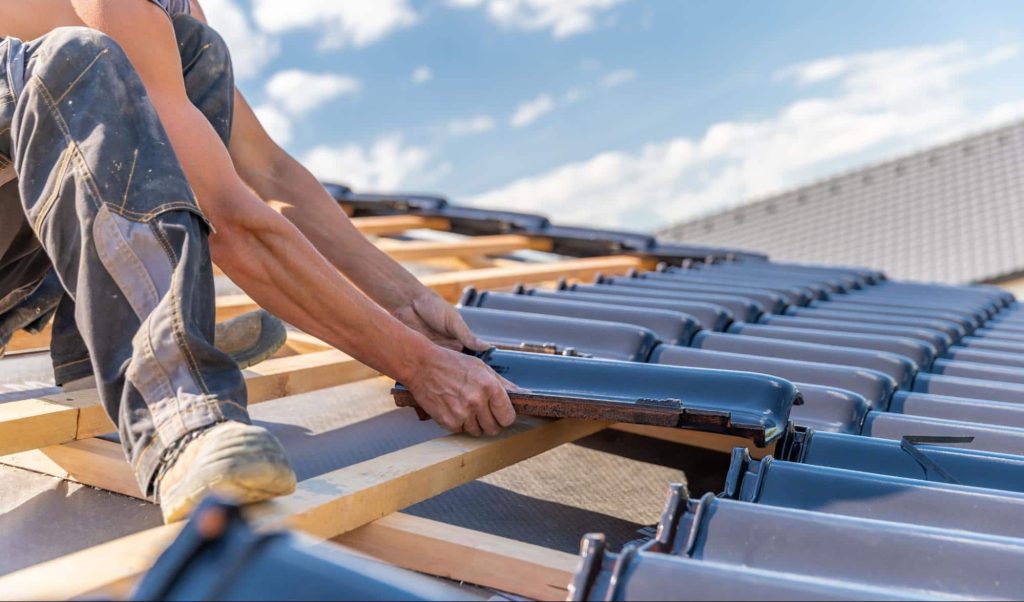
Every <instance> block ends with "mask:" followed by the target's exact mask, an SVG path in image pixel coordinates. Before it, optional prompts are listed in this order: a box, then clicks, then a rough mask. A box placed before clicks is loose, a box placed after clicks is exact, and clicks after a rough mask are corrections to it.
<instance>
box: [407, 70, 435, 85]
mask: <svg viewBox="0 0 1024 602" xmlns="http://www.w3.org/2000/svg"><path fill="white" fill-rule="evenodd" d="M432 79H434V72H433V71H431V69H430V67H426V66H421V67H416V70H415V71H413V72H412V83H414V84H416V85H420V84H425V83H427V82H429V81H430V80H432Z"/></svg>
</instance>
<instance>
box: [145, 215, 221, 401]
mask: <svg viewBox="0 0 1024 602" xmlns="http://www.w3.org/2000/svg"><path fill="white" fill-rule="evenodd" d="M150 228H151V229H152V230H153V233H154V235H155V236H156V238H157V240H158V241H160V244H161V245H162V246H163V248H164V252H165V253H167V257H168V259H170V261H171V263H172V264H174V265H175V266H177V265H179V264H180V262H181V261H180V260H179V259H178V258H177V255H176V254H175V253H174V248H173V247H172V246H171V244H170V242H169V241H168V240H167V238H166V237H165V236H164V234H163V232H161V231H160V229H159V228H157V227H155V226H154V225H152V224H150ZM176 279H177V270H175V271H174V273H173V274H172V275H171V288H170V290H169V291H168V292H169V294H170V295H171V301H172V303H171V307H173V308H174V310H173V314H172V321H171V324H172V326H173V327H174V338H175V343H176V344H177V345H178V348H179V349H180V350H181V351H182V352H183V354H184V355H185V358H186V361H187V362H188V369H189V372H191V373H192V378H194V379H195V380H196V381H197V383H198V384H199V388H200V389H202V391H203V393H204V394H205V395H210V387H209V386H208V385H207V384H206V379H205V378H203V374H202V372H201V371H200V370H199V363H198V362H197V361H196V359H195V356H193V355H192V350H191V349H190V348H189V346H188V342H187V341H186V340H185V321H184V319H182V317H181V298H180V297H179V296H178V293H177V290H178V288H177V287H176V286H174V284H175V280H176Z"/></svg>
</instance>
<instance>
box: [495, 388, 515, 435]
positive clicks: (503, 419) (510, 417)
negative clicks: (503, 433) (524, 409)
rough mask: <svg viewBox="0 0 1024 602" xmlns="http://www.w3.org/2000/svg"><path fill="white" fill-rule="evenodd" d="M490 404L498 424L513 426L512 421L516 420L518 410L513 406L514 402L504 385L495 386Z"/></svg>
mask: <svg viewBox="0 0 1024 602" xmlns="http://www.w3.org/2000/svg"><path fill="white" fill-rule="evenodd" d="M502 380H504V379H502ZM505 382H508V381H505ZM509 384H511V383H509ZM513 386H514V385H513ZM488 405H489V409H490V412H491V414H492V415H493V416H494V419H495V420H497V421H498V424H499V425H500V426H501V427H502V428H505V427H507V426H512V423H514V422H515V421H516V410H515V408H513V407H512V402H511V401H510V400H509V398H508V393H507V392H506V391H505V389H504V388H503V387H502V386H497V385H496V386H495V387H494V388H493V390H492V391H491V394H490V398H489V402H488Z"/></svg>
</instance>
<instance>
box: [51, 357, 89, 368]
mask: <svg viewBox="0 0 1024 602" xmlns="http://www.w3.org/2000/svg"><path fill="white" fill-rule="evenodd" d="M89 361H92V359H91V358H88V357H85V358H82V359H80V360H75V361H73V362H66V363H64V364H58V365H56V366H54V367H53V369H54V370H59V369H60V368H67V367H69V366H75V365H77V364H81V363H84V362H89Z"/></svg>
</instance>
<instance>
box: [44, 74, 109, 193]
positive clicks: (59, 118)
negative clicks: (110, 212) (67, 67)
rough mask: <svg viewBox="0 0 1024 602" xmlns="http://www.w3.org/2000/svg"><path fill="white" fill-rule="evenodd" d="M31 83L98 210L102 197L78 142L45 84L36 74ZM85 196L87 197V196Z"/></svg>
mask: <svg viewBox="0 0 1024 602" xmlns="http://www.w3.org/2000/svg"><path fill="white" fill-rule="evenodd" d="M32 81H33V82H34V83H35V84H36V85H37V86H38V87H39V91H40V94H41V95H42V96H43V100H44V101H45V103H46V105H47V108H48V109H50V116H51V117H52V118H53V120H54V122H55V123H56V124H57V127H58V128H59V129H60V131H61V133H62V134H63V135H64V138H65V140H66V141H67V143H68V146H69V147H70V148H72V149H73V150H72V153H73V154H74V158H75V161H76V163H78V164H79V165H78V167H80V168H81V169H82V173H81V174H80V175H81V177H82V178H83V179H84V180H85V183H86V184H87V187H88V188H89V189H90V192H92V193H93V195H95V196H93V197H92V198H90V199H89V200H90V201H91V202H92V204H93V205H95V207H96V209H99V208H100V205H101V204H105V203H103V195H101V194H100V191H99V187H98V186H97V185H96V181H95V180H94V179H93V177H92V172H91V171H90V170H89V164H88V163H86V161H85V157H84V156H83V155H82V151H81V149H80V148H78V142H77V141H76V140H75V137H74V136H72V135H71V128H70V127H69V126H68V123H67V122H66V121H65V120H64V115H63V114H62V113H61V112H60V109H59V108H58V107H57V105H56V103H54V102H53V95H52V94H51V93H50V89H49V88H47V87H46V82H44V81H43V79H42V78H41V77H39V75H37V74H33V75H32ZM85 196H86V197H89V195H85Z"/></svg>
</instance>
